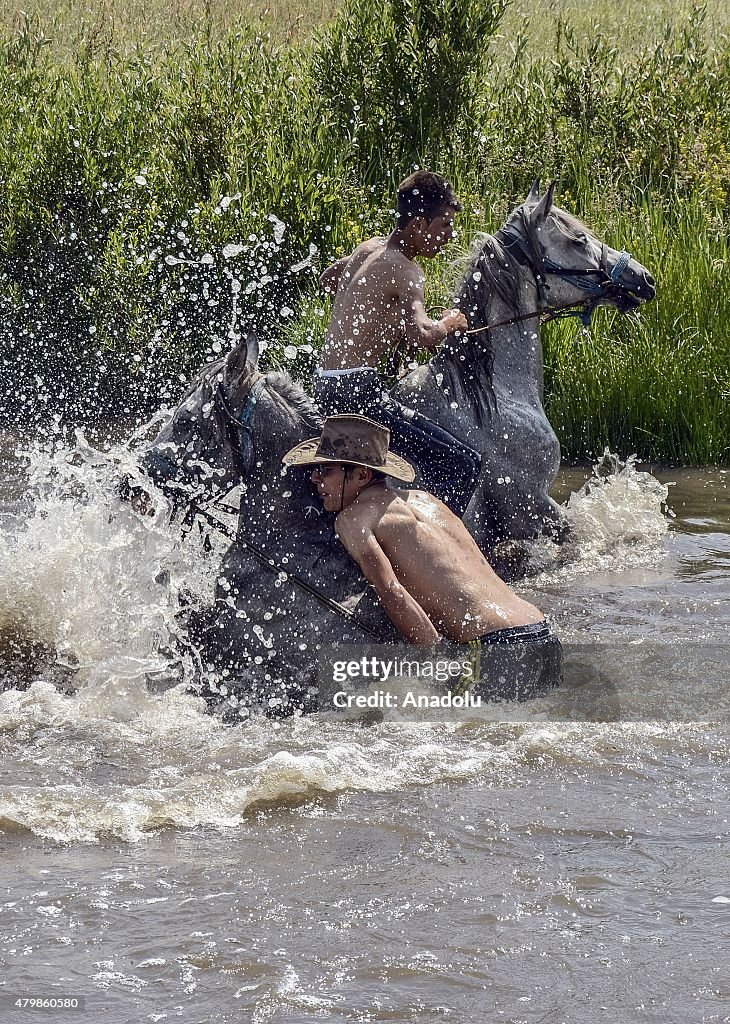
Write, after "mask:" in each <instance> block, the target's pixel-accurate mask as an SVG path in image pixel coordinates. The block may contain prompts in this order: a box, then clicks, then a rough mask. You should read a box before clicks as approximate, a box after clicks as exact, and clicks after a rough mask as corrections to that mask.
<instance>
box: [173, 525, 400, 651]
mask: <svg viewBox="0 0 730 1024" xmlns="http://www.w3.org/2000/svg"><path fill="white" fill-rule="evenodd" d="M223 507H225V509H226V511H228V509H229V508H231V506H223ZM193 509H194V515H198V516H200V518H201V519H204V520H205V522H206V523H207V524H208V526H211V527H212V528H213V529H214V530H217V531H218V533H220V534H222V535H223V536H224V537H226V538H227V539H228V540H230V541H232V542H233V543H234V544H240V545H241V547H243V548H245V549H246V551H249V552H250V553H251V554H252V555H253V556H254V558H255V559H256V561H257V562H258V563H259V565H262V566H263V567H264V569H267V570H268V571H269V572H271V573H274V574H276V575H277V576H278V577H279V578H280V579H281V580H282V581H283V582H287V581H290V582H291V583H293V584H295V586H297V587H299V588H300V589H301V590H303V591H304V592H305V593H307V594H309V595H310V596H311V597H314V598H316V599H317V601H319V602H320V604H323V605H324V606H325V608H329V609H330V611H333V612H336V613H337V615H341V616H342V617H343V618H345V619H347V621H348V622H350V623H352V625H353V626H357V628H358V629H361V630H362V631H363V632H364V633H367V634H368V636H371V637H373V639H374V640H378V641H381V642H382V641H383V637H382V636H381V635H380V633H378V632H377V630H374V629H373V628H372V627H371V626H368V624H367V623H366V622H363V620H362V619H361V618H360V616H359V615H356V614H355V612H351V611H350V609H349V608H345V606H344V604H341V603H340V602H339V601H335V599H334V598H332V597H327V595H326V594H323V593H322V591H321V590H318V589H317V588H316V587H313V586H312V585H311V583H307V581H306V580H304V579H302V577H301V576H297V574H296V573H293V572H290V571H289V570H288V569H285V568H284V567H283V566H282V565H280V564H279V563H278V562H277V561H276V559H275V558H272V557H271V555H268V554H267V553H266V552H265V551H263V550H262V549H261V548H260V547H258V546H257V545H256V544H254V542H253V541H252V540H251V539H250V537H247V536H246V535H245V534H244V533H242V532H241V531H240V530H239V532H238V533H234V532H233V530H231V529H229V528H228V527H227V526H226V525H225V523H222V522H221V521H220V520H219V519H216V518H215V516H212V515H211V514H210V513H209V512H207V511H206V510H205V509H202V508H200V507H199V506H197V505H195V506H193ZM231 510H232V511H235V510H233V509H232V508H231Z"/></svg>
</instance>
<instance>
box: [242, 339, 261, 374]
mask: <svg viewBox="0 0 730 1024" xmlns="http://www.w3.org/2000/svg"><path fill="white" fill-rule="evenodd" d="M245 344H246V359H247V361H248V362H249V363H250V364H251V365H252V366H253V367H255V368H256V369H258V365H259V356H260V355H261V352H260V350H259V339H258V338H257V337H256V335H255V334H254V333H253V331H251V333H250V334H247V335H246V341H245Z"/></svg>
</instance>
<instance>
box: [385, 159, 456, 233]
mask: <svg viewBox="0 0 730 1024" xmlns="http://www.w3.org/2000/svg"><path fill="white" fill-rule="evenodd" d="M444 206H448V207H450V208H451V209H452V210H457V211H458V210H463V209H464V207H463V206H462V205H461V203H460V202H459V200H458V199H457V198H456V193H455V192H454V190H453V188H452V187H451V185H450V184H449V182H448V181H447V180H446V178H444V177H442V176H441V175H440V174H436V173H434V171H416V172H415V174H410V175H409V176H408V177H407V178H406V179H405V180H404V181H402V182H401V183H400V185H399V186H398V227H399V228H404V227H405V226H406V224H407V223H408V221H410V220H413V218H414V217H425V218H426V220H429V221H431V220H433V218H434V217H436V216H438V213H439V211H440V210H441V209H443V207H444Z"/></svg>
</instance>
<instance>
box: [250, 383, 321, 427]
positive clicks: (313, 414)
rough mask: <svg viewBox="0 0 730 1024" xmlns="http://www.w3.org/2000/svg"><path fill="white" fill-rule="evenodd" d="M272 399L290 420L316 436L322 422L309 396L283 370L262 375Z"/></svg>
mask: <svg viewBox="0 0 730 1024" xmlns="http://www.w3.org/2000/svg"><path fill="white" fill-rule="evenodd" d="M264 376H265V378H266V383H267V384H268V386H269V390H270V394H271V396H272V398H273V399H274V400H275V401H277V402H278V404H279V405H280V406H281V408H283V409H284V411H285V412H288V413H289V415H290V416H291V417H292V419H294V420H296V421H297V422H299V423H301V425H302V426H304V427H306V428H307V430H309V431H310V432H311V433H312V434H318V433H319V432H320V431H321V429H322V424H323V423H324V420H323V418H322V415H321V413H320V411H319V409H318V408H317V406H316V405H315V404H314V402H313V401H312V399H311V398H310V397H309V395H308V394H307V393H306V392H305V391H304V390H303V389H302V388H301V387H300V385H299V384H296V383H295V382H294V381H293V380H292V379H291V377H290V376H289V374H288V373H286V372H285V371H284V370H269V371H268V373H266V374H264Z"/></svg>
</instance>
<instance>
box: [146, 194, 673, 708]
mask: <svg viewBox="0 0 730 1024" xmlns="http://www.w3.org/2000/svg"><path fill="white" fill-rule="evenodd" d="M552 198H553V188H552V186H551V188H550V189H549V190H548V192H547V193H546V194H545V195H544V196H542V197H541V196H540V195H539V192H538V188H537V185H535V186H534V187H533V190H532V191H531V193H530V195H529V196H528V198H527V200H526V201H525V203H523V204H522V205H521V206H519V207H518V208H517V209H516V210H515V211H514V212H513V213H512V215H511V216H510V218H509V219H508V221H507V223H506V224H505V226H504V227H503V228H502V229H501V230H500V231H499V232H498V233H497V234H496V235H494V236H485V237H483V238H482V239H480V240H479V242H478V243H477V245H476V246H475V247H474V250H473V252H472V255H471V258H470V261H469V264H468V267H467V270H466V273H465V276H464V278H463V281H462V283H461V285H460V287H459V289H458V291H457V298H456V302H457V304H458V305H459V307H460V308H461V309H462V310H463V311H464V312H465V313H466V315H467V318H468V319H469V322H470V328H471V330H472V331H474V332H475V333H471V334H467V335H466V337H463V336H462V337H453V338H450V339H448V340H447V341H446V342H445V343H444V345H442V347H441V348H440V349H439V351H438V352H437V354H436V355H435V357H434V358H433V359H432V360H431V361H430V362H429V363H428V364H427V365H424V366H421V367H419V368H418V369H416V370H414V371H413V372H412V373H410V374H408V375H407V376H406V377H405V378H404V379H402V380H401V381H400V382H399V383H398V385H397V387H396V388H395V393H396V394H397V396H398V398H399V399H400V400H401V401H403V402H405V403H406V404H410V405H412V406H415V407H417V408H418V409H419V410H420V411H421V412H423V413H424V414H425V415H427V416H429V417H431V418H432V419H434V420H435V421H436V422H438V423H439V424H441V425H442V426H444V427H446V429H448V430H450V431H451V432H452V433H453V434H455V435H456V436H457V437H459V438H461V439H462V440H464V441H465V442H466V443H467V444H470V445H471V446H472V447H474V448H476V449H477V450H478V451H480V452H481V453H482V459H483V461H482V468H481V473H480V478H479V482H478V484H477V489H476V492H475V494H474V497H473V499H472V501H471V503H470V505H469V508H468V510H467V515H466V516H465V520H466V522H467V524H468V526H469V528H470V529H471V531H472V532H473V534H474V535H475V537H476V538H477V541H478V542H479V544H480V545H481V546H482V548H483V550H485V552H486V553H487V554H490V553H491V551H492V548H493V546H494V544H495V542H499V541H503V540H505V539H513V540H518V541H522V540H529V539H532V538H534V537H536V536H537V535H538V534H540V533H542V532H548V531H554V530H555V529H556V527H557V526H558V524H559V517H560V513H559V507H558V506H557V505H556V504H555V503H554V502H553V501H552V500H551V499H550V497H549V489H550V487H551V485H552V484H553V482H554V480H555V476H556V473H557V470H558V466H559V455H560V452H559V446H558V441H557V438H556V436H555V433H554V432H553V430H552V428H551V426H550V424H549V423H548V421H547V418H546V416H545V412H544V410H543V406H542V392H543V365H542V348H541V345H540V321H539V316H540V314H541V313H543V312H548V311H549V310H553V309H556V308H557V307H562V306H565V305H567V304H568V303H571V304H584V306H585V307H587V308H584V314H585V315H586V316H589V315H590V312H591V311H592V308H595V306H597V305H599V304H611V305H615V306H616V307H617V308H618V309H620V310H622V311H626V310H629V309H633V308H635V307H636V306H638V305H639V304H640V303H641V302H643V301H645V300H647V299H650V298H652V297H653V295H654V283H653V280H652V278H651V276H650V275H649V273H648V272H647V271H646V270H645V269H644V268H643V267H642V266H641V265H640V264H638V263H637V262H636V261H635V260H633V259H631V258H630V256H629V254H628V253H620V252H617V251H616V250H614V249H609V248H608V247H607V246H605V245H603V244H602V243H601V242H599V241H598V240H597V239H595V238H594V237H593V236H592V235H591V234H590V232H588V230H587V229H586V228H585V226H584V225H582V224H581V223H580V221H578V220H576V218H574V217H572V216H570V215H569V214H567V213H565V212H564V211H562V210H559V209H558V208H556V207H554V206H553V204H552ZM505 320H508V321H510V323H507V324H502V321H505ZM490 324H494V325H497V326H495V329H494V330H492V331H480V330H479V328H483V327H485V326H487V325H490ZM320 425H321V419H320V417H319V415H318V413H317V410H316V408H315V407H314V405H313V404H312V402H311V400H310V399H308V398H307V396H306V395H305V394H304V393H303V392H302V391H301V389H299V388H298V387H297V386H296V385H294V384H293V383H292V382H291V380H289V378H287V376H286V375H285V374H277V373H268V374H261V373H260V372H259V370H258V351H257V349H256V345H255V341H254V340H253V339H247V341H246V342H245V343H243V344H241V345H239V346H238V347H237V348H236V349H234V350H233V351H232V352H231V353H230V354H229V355H228V356H227V357H225V358H223V359H220V360H218V361H217V362H216V363H213V364H210V365H209V366H207V367H206V368H205V369H204V370H203V371H202V373H201V375H200V377H199V378H198V380H197V381H196V382H195V383H194V385H193V386H192V387H191V389H190V390H189V392H188V394H187V395H186V397H185V399H184V400H183V402H182V404H181V405H180V407H179V408H178V410H177V411H176V412H175V413H174V414H173V416H172V417H171V419H170V421H169V422H168V424H167V425H166V426H165V428H163V430H162V432H161V433H160V435H159V436H158V437H157V439H156V440H155V442H154V443H153V446H152V448H151V449H150V451H149V452H148V453H147V455H146V456H145V457H144V460H143V461H144V463H145V465H146V468H147V470H148V472H149V473H150V475H151V476H152V477H153V478H154V479H155V480H156V481H157V482H158V483H159V484H160V485H161V486H162V488H163V490H165V491H166V492H167V493H168V494H169V495H170V496H171V497H172V499H173V502H174V503H175V504H176V505H186V504H188V503H190V502H191V501H192V502H196V503H198V504H200V503H201V502H206V501H209V500H210V499H211V498H215V497H216V496H219V495H221V494H223V493H225V491H227V490H228V489H230V488H231V487H232V486H234V485H235V484H236V483H238V482H239V481H241V480H242V481H243V482H244V493H243V496H242V500H241V508H240V514H239V543H237V544H233V545H232V546H231V548H230V549H229V551H228V552H227V554H226V556H225V559H224V563H223V568H222V572H221V580H220V582H219V586H218V592H217V596H216V606H215V608H214V609H212V610H211V612H210V613H209V614H207V615H206V614H204V615H202V616H201V617H199V619H198V621H197V624H196V625H195V628H194V632H196V631H197V633H198V639H199V640H200V642H201V645H202V647H203V648H204V649H205V650H206V651H207V652H210V651H213V652H214V653H213V654H212V655H210V657H212V658H213V660H214V662H215V664H216V665H217V666H219V672H220V675H221V677H222V684H221V685H223V686H224V687H228V686H229V685H230V681H231V680H233V679H236V680H237V681H238V683H237V686H236V688H238V687H239V686H240V685H244V686H248V685H251V686H256V687H257V688H258V690H259V693H260V694H261V696H262V697H263V699H264V700H266V701H273V702H274V704H275V705H277V706H281V708H282V710H284V709H285V707H286V705H287V703H288V705H289V708H291V706H292V702H293V704H294V705H297V704H298V705H299V706H309V703H310V693H309V691H310V689H311V687H312V684H313V682H314V662H315V650H316V647H317V646H318V645H319V644H322V643H326V642H332V641H342V640H349V641H350V642H357V641H360V642H362V641H363V640H365V639H372V635H373V634H375V635H377V636H378V637H380V638H382V639H395V634H394V631H393V629H392V627H391V625H390V623H389V622H388V620H387V619H386V617H385V616H384V614H383V612H382V610H381V609H380V608H379V606H378V605H377V602H376V601H375V600H374V599H373V597H372V593H371V592H370V591H369V590H368V588H367V586H366V585H365V582H364V580H363V578H362V575H361V574H360V572H359V569H358V567H357V566H356V565H355V564H354V563H353V562H352V560H351V559H350V558H349V556H348V555H347V553H346V552H345V551H344V549H343V548H342V546H341V545H340V544H339V543H338V542H337V540H336V539H335V537H334V531H333V524H332V517H331V516H327V515H326V514H324V513H323V512H322V510H321V508H320V507H319V502H318V501H317V500H316V499H315V497H314V492H313V488H312V486H311V484H310V483H309V479H308V475H307V474H306V473H305V472H302V471H290V472H289V473H288V474H287V475H283V474H282V470H281V456H282V455H283V454H284V453H285V452H286V451H287V450H288V449H289V448H291V447H293V445H295V444H296V443H297V442H299V441H301V440H304V439H306V438H307V437H312V436H314V435H316V434H317V433H319V428H320ZM399 454H402V455H404V456H405V457H407V456H408V453H407V452H400V453H399ZM424 483H425V484H426V486H427V481H425V482H424ZM247 543H248V546H247ZM256 552H258V555H257V554H256ZM262 553H263V554H264V555H268V556H271V557H273V559H274V561H275V562H276V565H277V568H276V569H274V570H272V568H271V567H269V568H268V569H267V568H263V565H262V559H261V557H260V555H261V554H262ZM294 577H296V578H297V579H298V580H299V581H300V582H299V584H298V583H296V582H294ZM300 584H301V585H300ZM307 586H309V587H312V588H313V589H314V590H315V591H318V592H320V593H321V594H322V595H327V596H329V597H331V598H334V599H335V600H337V601H339V602H340V603H341V604H342V605H343V606H345V608H346V609H347V610H349V611H350V612H352V611H353V610H354V611H355V612H356V614H357V616H358V621H353V620H352V619H351V618H346V617H343V616H342V615H340V614H338V613H337V612H335V611H332V609H331V607H325V606H323V604H322V603H320V601H319V600H318V599H317V597H316V596H313V595H312V594H311V593H310V592H309V591H308V590H307V589H306V587H307ZM220 666H223V667H220ZM226 680H228V682H226ZM224 696H225V695H224Z"/></svg>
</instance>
